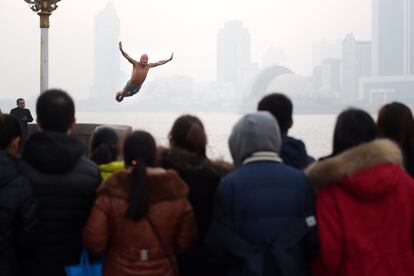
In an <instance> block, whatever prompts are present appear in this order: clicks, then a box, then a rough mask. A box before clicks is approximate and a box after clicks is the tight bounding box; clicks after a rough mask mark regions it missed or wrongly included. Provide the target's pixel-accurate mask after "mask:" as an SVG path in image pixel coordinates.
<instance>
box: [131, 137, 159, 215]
mask: <svg viewBox="0 0 414 276" xmlns="http://www.w3.org/2000/svg"><path fill="white" fill-rule="evenodd" d="M155 159H156V145H155V140H154V138H153V137H152V136H151V134H149V133H148V132H145V131H134V132H132V133H131V134H130V135H128V136H127V138H126V139H125V143H124V161H125V165H126V166H127V167H130V166H132V167H133V168H132V172H131V174H130V181H131V190H130V194H129V205H128V209H127V210H126V212H125V216H126V217H127V218H131V219H133V220H134V221H138V220H140V219H142V218H143V217H145V215H146V214H147V213H148V210H149V207H150V193H149V187H148V180H147V167H152V166H154V164H155Z"/></svg>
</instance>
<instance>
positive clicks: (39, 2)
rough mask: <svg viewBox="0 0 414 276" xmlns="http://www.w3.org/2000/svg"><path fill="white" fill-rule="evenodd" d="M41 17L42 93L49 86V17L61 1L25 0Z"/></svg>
mask: <svg viewBox="0 0 414 276" xmlns="http://www.w3.org/2000/svg"><path fill="white" fill-rule="evenodd" d="M24 1H25V2H26V3H27V4H29V6H30V8H31V9H32V11H34V12H36V13H37V14H38V15H39V16H40V30H41V38H40V93H42V92H43V91H45V90H47V89H48V86H49V16H51V15H52V12H53V11H54V10H56V9H57V8H58V5H57V3H58V2H60V1H61V0H24Z"/></svg>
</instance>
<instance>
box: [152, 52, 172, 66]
mask: <svg viewBox="0 0 414 276" xmlns="http://www.w3.org/2000/svg"><path fill="white" fill-rule="evenodd" d="M173 56H174V53H172V54H171V56H170V58H169V59H165V60H160V61H158V62H155V63H150V64H149V67H157V66H159V65H163V64H166V63H167V62H170V61H171V60H172V59H173Z"/></svg>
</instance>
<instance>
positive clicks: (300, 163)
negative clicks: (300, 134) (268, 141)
mask: <svg viewBox="0 0 414 276" xmlns="http://www.w3.org/2000/svg"><path fill="white" fill-rule="evenodd" d="M280 157H281V158H282V159H283V163H285V164H287V165H290V166H293V167H295V168H297V169H300V170H302V169H304V168H306V167H307V166H308V165H310V164H311V163H313V162H315V159H314V158H313V157H311V156H309V155H308V153H307V152H306V147H305V144H304V143H303V142H302V141H301V140H298V139H295V138H293V137H291V136H287V135H282V148H281V151H280Z"/></svg>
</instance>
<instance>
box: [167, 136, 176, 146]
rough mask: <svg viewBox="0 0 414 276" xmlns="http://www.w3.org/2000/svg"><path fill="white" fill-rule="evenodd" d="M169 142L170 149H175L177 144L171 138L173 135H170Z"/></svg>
mask: <svg viewBox="0 0 414 276" xmlns="http://www.w3.org/2000/svg"><path fill="white" fill-rule="evenodd" d="M168 141H169V142H170V148H173V147H175V142H174V140H173V138H172V137H171V135H168Z"/></svg>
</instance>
